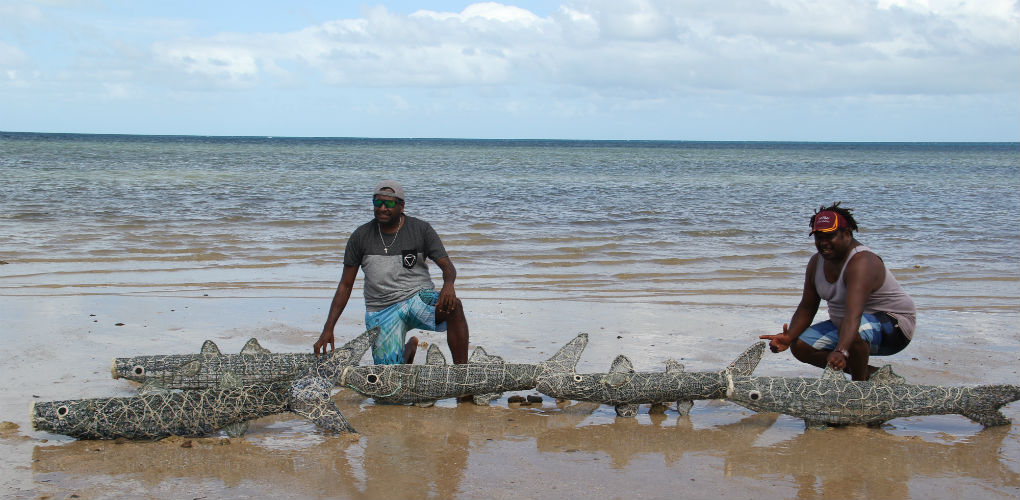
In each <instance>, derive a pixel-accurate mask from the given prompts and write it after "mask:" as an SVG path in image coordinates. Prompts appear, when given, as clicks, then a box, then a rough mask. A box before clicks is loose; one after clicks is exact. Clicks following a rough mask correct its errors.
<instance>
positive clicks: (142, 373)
mask: <svg viewBox="0 0 1020 500" xmlns="http://www.w3.org/2000/svg"><path fill="white" fill-rule="evenodd" d="M201 369H202V359H201V358H199V357H196V356H187V355H172V354H171V355H167V356H136V357H130V358H114V359H113V364H112V366H111V368H110V372H111V374H112V375H113V378H115V379H117V378H124V379H128V380H131V381H133V382H145V381H146V380H160V381H168V380H172V379H174V378H175V377H180V376H182V375H184V376H195V375H196V374H198V373H199V371H200V370H201Z"/></svg>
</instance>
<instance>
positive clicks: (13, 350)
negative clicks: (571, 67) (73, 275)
mask: <svg viewBox="0 0 1020 500" xmlns="http://www.w3.org/2000/svg"><path fill="white" fill-rule="evenodd" d="M465 304H466V306H467V310H468V314H469V320H470V322H471V328H472V346H475V345H481V346H484V347H485V348H486V349H487V350H488V351H489V352H490V353H491V354H496V355H500V356H502V357H503V358H504V359H506V360H507V361H508V362H522V363H524V362H536V361H540V360H543V359H545V358H547V357H549V356H551V355H552V354H553V353H554V352H555V351H556V350H557V349H558V348H559V347H560V346H561V345H563V344H564V343H565V342H567V341H568V340H570V339H571V338H573V337H574V336H575V335H577V334H578V333H580V332H587V333H589V334H590V336H591V340H590V342H589V346H588V348H587V349H586V350H585V352H584V355H583V356H582V358H581V361H580V363H579V365H578V371H581V372H596V371H598V372H602V371H606V370H607V369H608V367H609V364H610V363H611V361H612V359H613V358H614V357H615V356H616V355H617V354H626V355H627V356H628V357H629V358H630V359H631V360H632V361H633V362H634V367H635V369H637V370H642V371H654V370H664V365H663V363H664V362H665V361H666V360H667V359H669V358H675V359H677V360H680V361H681V362H682V363H684V364H685V366H686V367H687V369H688V370H717V369H721V368H722V367H724V366H725V365H726V364H728V363H729V362H730V361H732V359H733V358H735V357H736V356H737V355H739V354H740V353H741V352H742V351H743V350H744V349H745V348H746V347H747V346H748V345H750V344H751V343H753V342H754V341H755V340H756V339H757V336H758V335H759V334H762V333H773V330H775V331H778V328H779V326H780V325H781V323H782V322H783V320H784V318H788V316H789V314H790V313H791V312H792V304H791V308H790V310H775V309H770V308H756V307H746V308H734V307H724V308H710V307H706V308H700V309H681V308H680V307H678V306H672V305H669V304H649V303H620V302H582V301H569V302H568V301H529V300H513V301H500V300H492V299H476V300H470V297H466V298H465ZM327 306H328V297H327V298H286V299H279V298H259V297H244V296H237V295H235V296H226V295H225V294H224V295H219V296H210V297H177V296H167V297H152V296H147V297H138V296H126V297H123V296H104V295H96V296H89V295H76V296H49V297H11V296H6V297H4V298H3V300H2V301H0V317H3V318H5V320H4V323H5V325H4V327H3V331H2V338H3V340H4V342H3V345H2V346H0V354H2V359H3V361H2V363H0V376H2V377H3V378H4V379H5V380H6V381H7V384H6V385H5V390H4V391H3V394H2V399H0V421H3V422H6V424H5V425H4V426H3V427H2V428H0V470H2V473H0V495H2V496H4V497H9V498H55V499H62V498H72V497H76V498H247V497H275V498H426V497H427V498H536V497H540V498H544V497H559V498H581V497H584V498H592V499H603V498H604V499H613V498H667V497H668V498H752V497H753V498H777V499H802V498H924V499H930V498H966V497H975V498H993V499H997V498H1003V499H1007V498H1008V499H1013V498H1017V497H1018V496H1020V425H1018V424H1017V423H1016V422H1017V420H1018V419H1020V403H1013V404H1011V405H1009V406H1007V407H1006V408H1005V409H1004V413H1005V414H1006V415H1007V416H1008V417H1010V418H1012V419H1013V420H1014V423H1013V424H1012V425H1009V426H1003V427H997V428H989V429H982V428H981V426H979V425H977V424H975V423H973V422H971V421H969V420H967V419H966V418H964V417H962V416H957V415H948V416H933V417H914V418H903V419H896V420H893V421H891V422H889V423H887V424H886V425H884V426H883V427H881V428H877V429H875V428H867V427H853V426H851V427H843V428H833V429H827V430H823V431H816V430H806V429H805V428H804V425H803V423H802V422H801V421H800V420H797V419H794V418H791V417H786V416H782V415H775V414H756V413H754V412H752V411H750V410H747V409H744V408H742V407H740V406H737V405H734V404H730V403H727V402H725V401H700V402H697V403H696V404H695V406H694V409H693V411H692V412H691V414H690V415H689V416H686V417H681V416H679V415H678V414H677V412H676V411H675V409H673V408H670V409H668V410H667V411H665V412H650V411H649V408H648V407H647V406H643V407H642V408H641V410H640V411H639V414H638V416H637V417H635V418H630V419H628V418H619V417H617V416H616V415H615V412H614V411H613V408H612V407H608V406H599V405H595V404H591V403H577V402H565V403H557V402H556V401H554V400H551V399H550V398H549V397H545V396H543V402H542V403H541V404H539V405H533V406H519V405H516V404H509V403H508V402H507V398H508V397H509V396H511V395H514V394H504V395H503V397H502V398H501V399H498V400H496V401H495V402H493V404H492V406H488V407H485V406H476V405H474V404H472V403H461V404H457V403H456V402H455V401H453V400H443V401H440V402H439V403H438V404H437V405H436V406H434V407H432V408H418V407H413V406H387V405H376V404H374V403H373V402H372V401H371V400H369V399H366V398H363V397H361V396H360V395H358V394H356V393H354V392H352V391H350V390H338V391H337V392H336V394H335V396H334V399H335V400H336V402H337V404H338V405H339V407H340V409H341V411H342V412H343V414H344V416H345V417H346V418H347V419H348V421H350V423H351V424H352V425H353V426H354V427H355V428H356V429H357V430H358V432H359V433H358V434H357V435H348V436H335V435H328V434H325V433H321V432H319V431H318V430H317V429H316V428H315V427H314V426H313V425H311V424H310V423H308V422H306V421H303V420H302V419H300V417H297V416H294V415H290V414H284V415H277V416H273V417H268V418H264V419H260V420H257V421H255V422H253V423H252V425H251V427H250V429H249V431H248V433H247V434H246V435H245V436H244V437H241V438H227V437H225V435H223V436H212V437H207V438H201V439H183V438H169V439H164V440H161V441H156V442H115V441H76V440H73V439H70V438H66V437H63V436H57V435H53V434H47V433H43V432H37V431H34V430H32V429H31V426H30V424H29V419H28V407H29V404H30V402H31V401H33V400H35V401H48V400H55V399H65V398H80V397H108V396H128V395H131V394H132V393H133V391H134V390H135V389H136V386H135V385H134V384H132V383H130V382H126V381H124V380H113V379H112V378H111V377H110V373H109V364H110V358H112V357H114V356H130V355H136V354H163V353H182V352H194V351H197V350H198V349H199V347H200V346H201V343H202V341H203V340H205V339H212V340H214V341H215V342H217V344H218V345H219V347H220V349H221V351H223V352H236V351H238V350H240V348H241V346H242V345H243V344H244V342H245V341H246V340H247V339H248V338H251V337H256V338H258V339H259V341H260V342H261V343H262V345H263V346H265V347H267V348H269V349H270V350H272V351H274V352H293V351H302V350H310V346H311V344H312V342H313V341H314V340H315V338H316V337H317V335H318V331H319V329H320V328H321V324H322V321H323V319H324V317H325V308H326V307H327ZM361 307H362V305H361V304H360V303H359V302H357V301H354V300H352V302H351V304H350V305H349V306H348V308H349V309H348V313H347V314H346V315H345V316H344V318H343V319H342V320H341V323H340V325H339V326H338V328H337V334H338V337H339V338H344V339H346V338H349V337H351V336H353V335H356V334H357V333H360V331H361V324H360V323H361V322H360V319H361V318H360V311H361V310H362V309H361ZM354 312H359V314H352V313H354ZM1017 317H1018V315H1017V313H1016V312H1015V311H1013V312H1008V313H1005V314H1002V315H999V316H996V317H993V318H991V319H988V318H987V316H983V317H982V318H984V319H982V320H981V321H976V318H975V317H971V316H968V315H967V313H966V312H962V311H961V312H956V313H949V314H941V315H938V316H937V315H935V314H928V315H927V316H926V315H925V312H924V311H922V312H921V318H922V322H921V323H920V324H921V325H922V326H921V327H920V328H921V329H920V330H919V337H918V340H916V341H915V342H914V343H913V344H912V345H911V346H909V347H908V348H907V350H906V351H904V352H903V353H900V354H897V355H895V356H891V357H889V358H886V360H887V361H888V362H889V363H891V364H892V365H893V366H894V368H895V369H896V371H897V372H898V373H900V374H901V375H904V376H905V377H906V378H907V379H908V381H909V382H913V383H925V384H946V385H973V384H985V383H1018V376H1017V371H1018V369H1020V362H1018V361H1020V356H1018V354H1020V341H1018V333H1017ZM926 318H927V321H926ZM118 323H120V325H118ZM966 328H972V329H974V330H975V331H966ZM961 329H964V331H961ZM977 330H980V332H981V335H977ZM926 333H927V335H926ZM419 336H420V338H422V340H423V341H425V342H427V343H438V344H439V345H440V346H441V347H443V349H444V351H446V352H447V354H448V350H447V349H446V345H445V337H443V336H442V335H440V334H430V333H421V332H419ZM423 358H424V356H419V359H418V362H419V363H420V362H422V361H423ZM364 362H369V358H366V360H365V361H364ZM756 374H760V375H788V376H805V375H818V374H820V371H819V370H817V369H814V368H811V367H807V366H804V365H801V364H799V363H797V362H796V361H794V360H793V359H792V357H791V356H790V355H789V354H788V353H783V354H771V353H767V354H766V357H765V359H764V360H763V361H762V363H761V364H760V365H759V367H758V369H757V371H756ZM517 394H521V395H526V394H532V393H531V392H524V393H517Z"/></svg>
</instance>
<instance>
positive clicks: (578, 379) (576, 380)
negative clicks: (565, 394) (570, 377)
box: [574, 375, 584, 382]
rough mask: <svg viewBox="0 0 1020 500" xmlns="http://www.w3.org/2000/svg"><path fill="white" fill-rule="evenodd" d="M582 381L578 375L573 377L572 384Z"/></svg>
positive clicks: (582, 378)
mask: <svg viewBox="0 0 1020 500" xmlns="http://www.w3.org/2000/svg"><path fill="white" fill-rule="evenodd" d="M582 380H584V377H582V376H580V375H574V382H580V381H582Z"/></svg>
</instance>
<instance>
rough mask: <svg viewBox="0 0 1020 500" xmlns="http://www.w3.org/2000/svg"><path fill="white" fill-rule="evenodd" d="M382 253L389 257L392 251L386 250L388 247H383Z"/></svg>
mask: <svg viewBox="0 0 1020 500" xmlns="http://www.w3.org/2000/svg"><path fill="white" fill-rule="evenodd" d="M382 251H383V253H385V254H387V255H389V253H390V249H389V248H386V247H383V249H382Z"/></svg>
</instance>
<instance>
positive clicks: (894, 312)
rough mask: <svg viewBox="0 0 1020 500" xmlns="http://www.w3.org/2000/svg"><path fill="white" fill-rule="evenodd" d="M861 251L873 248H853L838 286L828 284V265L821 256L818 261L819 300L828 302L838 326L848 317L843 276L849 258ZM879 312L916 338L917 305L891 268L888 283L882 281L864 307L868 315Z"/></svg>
mask: <svg viewBox="0 0 1020 500" xmlns="http://www.w3.org/2000/svg"><path fill="white" fill-rule="evenodd" d="M858 252H871V249H870V248H868V247H866V246H864V245H858V246H856V247H854V248H853V249H851V250H850V255H848V256H847V258H846V262H844V263H843V269H840V270H839V277H838V278H836V282H835V283H829V282H828V280H826V279H825V269H824V267H825V266H824V265H823V263H822V257H821V256H820V255H819V256H818V260H817V261H816V266H815V291H816V292H818V296H819V297H821V298H823V299H825V302H826V303H827V304H828V306H829V319H830V320H832V322H833V323H835V324H836V326H837V327H838V326H839V324H840V322H841V321H843V316H844V315H845V314H846V282H844V281H843V273H844V272H846V266H847V264H849V263H850V259H852V258H853V256H854V255H856V254H857V253H858ZM872 253H874V252H872ZM876 256H877V254H876ZM879 259H881V257H879ZM876 312H884V313H886V314H888V315H889V316H892V317H893V318H894V319H896V320H897V322H898V323H899V325H898V326H899V327H900V330H901V331H902V332H903V335H904V336H906V337H907V338H908V339H912V338H913V337H914V326H915V325H916V323H917V309H916V307H915V306H914V299H911V298H910V296H909V295H907V293H906V292H904V291H903V287H901V286H900V284H899V283H898V282H897V281H896V278H895V277H893V274H892V271H890V270H889V268H888V267H886V268H885V281H883V282H882V286H881V287H879V289H878V290H875V291H874V292H872V293H871V296H870V297H868V302H867V303H865V304H864V313H865V314H874V313H876Z"/></svg>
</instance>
